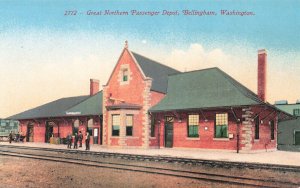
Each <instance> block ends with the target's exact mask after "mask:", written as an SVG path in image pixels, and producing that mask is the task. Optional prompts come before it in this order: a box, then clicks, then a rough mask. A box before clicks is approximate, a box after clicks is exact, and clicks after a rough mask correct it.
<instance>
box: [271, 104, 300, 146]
mask: <svg viewBox="0 0 300 188" xmlns="http://www.w3.org/2000/svg"><path fill="white" fill-rule="evenodd" d="M275 106H276V107H277V108H279V109H281V110H283V111H285V112H287V113H289V114H291V115H293V116H294V117H295V119H292V120H288V121H283V122H279V124H278V142H277V143H278V149H279V150H288V151H300V100H297V101H296V103H294V104H289V103H288V101H287V100H281V101H276V102H275Z"/></svg>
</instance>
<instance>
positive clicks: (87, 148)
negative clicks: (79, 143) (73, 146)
mask: <svg viewBox="0 0 300 188" xmlns="http://www.w3.org/2000/svg"><path fill="white" fill-rule="evenodd" d="M85 150H90V135H89V132H86V138H85Z"/></svg>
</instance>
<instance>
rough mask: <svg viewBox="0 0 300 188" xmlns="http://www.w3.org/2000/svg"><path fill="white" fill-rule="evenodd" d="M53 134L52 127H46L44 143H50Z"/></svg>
mask: <svg viewBox="0 0 300 188" xmlns="http://www.w3.org/2000/svg"><path fill="white" fill-rule="evenodd" d="M52 134H53V126H49V125H47V126H46V135H45V142H46V143H50V138H51V136H52Z"/></svg>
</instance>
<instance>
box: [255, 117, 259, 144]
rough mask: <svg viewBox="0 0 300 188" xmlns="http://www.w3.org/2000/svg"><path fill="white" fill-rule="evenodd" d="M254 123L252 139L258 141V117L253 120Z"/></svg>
mask: <svg viewBox="0 0 300 188" xmlns="http://www.w3.org/2000/svg"><path fill="white" fill-rule="evenodd" d="M254 122H255V135H254V138H255V139H259V117H258V116H257V117H256V118H255V119H254Z"/></svg>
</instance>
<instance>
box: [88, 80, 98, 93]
mask: <svg viewBox="0 0 300 188" xmlns="http://www.w3.org/2000/svg"><path fill="white" fill-rule="evenodd" d="M98 91H99V80H96V79H90V96H93V95H95V94H96V93H98Z"/></svg>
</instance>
